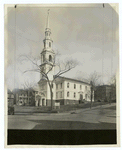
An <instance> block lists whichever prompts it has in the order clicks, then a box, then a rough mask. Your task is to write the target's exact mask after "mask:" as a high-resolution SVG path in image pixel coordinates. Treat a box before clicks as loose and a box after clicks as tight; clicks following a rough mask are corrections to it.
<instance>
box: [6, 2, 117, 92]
mask: <svg viewBox="0 0 122 150" xmlns="http://www.w3.org/2000/svg"><path fill="white" fill-rule="evenodd" d="M81 6H82V5H80V7H50V16H49V27H50V29H51V32H52V34H51V37H52V39H53V49H54V50H58V51H59V52H60V54H61V56H60V57H61V59H62V60H63V59H68V58H73V59H77V60H78V61H79V62H80V64H79V65H78V66H77V67H76V68H75V69H73V70H71V71H70V72H68V73H66V74H64V75H63V76H66V77H70V78H75V77H79V76H81V77H84V76H85V77H87V76H89V75H90V74H91V73H93V72H94V71H96V72H98V73H99V74H100V75H102V77H101V79H100V80H101V83H102V82H104V84H107V83H108V81H109V80H110V78H111V76H112V75H113V74H115V73H116V69H117V67H118V66H117V64H118V62H117V61H118V48H119V47H118V41H119V36H118V14H117V13H116V11H115V10H114V9H113V8H112V7H110V5H109V4H105V7H104V8H103V5H102V4H92V5H91V4H89V5H88V4H87V5H83V6H82V7H81ZM48 9H49V7H45V8H44V7H39V6H38V5H34V6H32V5H30V6H29V5H26V6H25V5H23V6H21V7H20V6H19V5H18V6H17V8H16V9H15V8H13V7H8V9H7V13H6V14H5V19H7V23H6V24H5V29H6V31H7V37H8V38H7V39H8V40H7V48H6V49H5V50H6V51H7V58H6V60H7V63H8V66H7V84H8V87H9V88H10V89H13V88H14V86H16V87H19V88H21V85H22V83H24V82H25V81H26V80H28V81H29V82H38V81H39V79H40V75H39V74H38V73H32V72H31V73H26V74H22V71H24V70H25V69H27V68H29V67H31V65H30V63H29V62H27V63H26V62H25V63H20V62H19V61H18V57H19V56H20V55H21V54H31V55H33V56H34V57H37V56H39V55H40V53H41V51H42V49H43V39H44V36H45V34H44V32H45V27H46V18H47V10H48ZM14 83H15V84H14Z"/></svg>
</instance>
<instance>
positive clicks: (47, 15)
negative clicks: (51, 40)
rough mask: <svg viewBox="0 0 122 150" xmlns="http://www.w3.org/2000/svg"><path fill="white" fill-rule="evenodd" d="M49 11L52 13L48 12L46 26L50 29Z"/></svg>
mask: <svg viewBox="0 0 122 150" xmlns="http://www.w3.org/2000/svg"><path fill="white" fill-rule="evenodd" d="M49 11H50V9H48V11H47V24H46V28H49Z"/></svg>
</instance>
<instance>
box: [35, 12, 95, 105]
mask: <svg viewBox="0 0 122 150" xmlns="http://www.w3.org/2000/svg"><path fill="white" fill-rule="evenodd" d="M48 15H49V14H48ZM50 35H51V29H50V28H49V23H48V19H47V26H46V29H45V39H44V40H43V42H44V48H43V50H42V52H41V68H42V69H43V72H45V73H46V72H48V70H49V68H50V65H51V63H52V62H54V58H55V53H54V51H53V48H52V47H53V40H52V39H51V37H50ZM54 69H55V68H54V67H53V69H52V70H51V72H49V73H48V77H49V80H50V81H51V80H52V79H53V76H54ZM40 78H41V79H40V81H39V82H38V85H39V92H40V94H39V93H37V95H36V105H37V106H50V105H51V98H50V88H49V85H48V82H47V81H46V80H45V79H44V77H43V76H42V75H40ZM90 98H91V85H90V84H88V83H85V82H82V81H80V80H75V79H70V78H65V77H58V78H57V79H56V80H55V82H54V84H53V100H54V101H56V102H60V104H61V105H67V104H78V103H81V102H82V101H83V100H86V101H90ZM93 101H94V96H93Z"/></svg>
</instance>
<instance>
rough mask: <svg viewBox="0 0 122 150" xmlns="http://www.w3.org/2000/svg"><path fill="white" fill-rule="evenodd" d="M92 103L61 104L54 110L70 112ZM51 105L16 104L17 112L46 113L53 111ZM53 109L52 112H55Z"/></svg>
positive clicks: (99, 103) (101, 103) (95, 103)
mask: <svg viewBox="0 0 122 150" xmlns="http://www.w3.org/2000/svg"><path fill="white" fill-rule="evenodd" d="M105 104H108V102H93V103H92V107H96V106H100V105H105ZM90 105H91V103H90V102H86V103H82V104H74V105H61V106H60V109H54V110H53V111H54V112H56V111H57V112H60V113H62V112H68V111H75V110H77V109H81V108H90ZM50 109H51V107H50V106H41V107H36V106H30V107H28V106H15V112H31V113H33V112H34V113H36V112H37V113H44V112H51V111H50ZM53 111H52V112H53Z"/></svg>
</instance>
